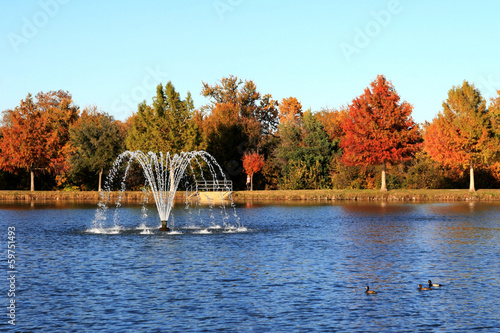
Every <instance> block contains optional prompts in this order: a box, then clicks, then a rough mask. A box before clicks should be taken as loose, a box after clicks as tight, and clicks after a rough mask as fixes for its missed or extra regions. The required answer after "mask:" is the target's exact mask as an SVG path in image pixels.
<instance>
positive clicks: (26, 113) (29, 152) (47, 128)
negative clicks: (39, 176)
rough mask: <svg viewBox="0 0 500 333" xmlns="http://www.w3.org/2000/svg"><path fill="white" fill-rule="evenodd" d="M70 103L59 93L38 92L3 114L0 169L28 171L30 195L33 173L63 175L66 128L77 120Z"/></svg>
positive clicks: (69, 96) (70, 101)
mask: <svg viewBox="0 0 500 333" xmlns="http://www.w3.org/2000/svg"><path fill="white" fill-rule="evenodd" d="M72 102H73V101H72V97H71V95H70V94H69V93H68V92H64V91H62V90H59V91H51V92H48V93H43V92H41V93H39V94H37V96H36V99H35V100H34V99H33V97H32V96H31V95H29V94H28V96H27V97H26V98H25V99H24V100H22V101H21V103H20V105H19V106H18V107H16V109H15V110H10V111H7V112H5V113H4V124H6V125H4V126H3V127H2V137H1V140H0V151H1V154H0V168H2V169H4V170H7V171H16V170H19V169H24V170H26V171H28V172H29V173H30V175H31V186H30V187H31V190H32V191H34V189H35V183H34V182H35V172H38V173H46V172H55V173H61V172H63V171H64V170H65V169H66V168H67V161H66V158H67V154H66V153H67V152H68V147H67V146H66V144H67V142H68V140H69V127H70V125H71V123H72V122H74V121H75V120H76V119H77V116H78V110H77V108H76V107H74V106H73V105H72Z"/></svg>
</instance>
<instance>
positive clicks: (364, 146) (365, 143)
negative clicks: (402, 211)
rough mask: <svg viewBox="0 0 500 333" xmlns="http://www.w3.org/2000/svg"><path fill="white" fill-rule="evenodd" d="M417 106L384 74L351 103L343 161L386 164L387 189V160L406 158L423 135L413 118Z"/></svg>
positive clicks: (390, 161)
mask: <svg viewBox="0 0 500 333" xmlns="http://www.w3.org/2000/svg"><path fill="white" fill-rule="evenodd" d="M412 109H413V107H412V106H411V104H409V103H407V102H400V97H399V95H398V94H397V92H396V90H395V89H394V87H393V85H392V83H391V82H390V81H388V80H387V79H386V78H385V77H384V76H383V75H378V76H377V78H376V79H375V81H373V82H372V83H371V84H370V87H369V88H366V89H365V92H364V94H363V95H361V96H359V97H357V98H355V99H354V100H353V101H352V104H350V105H349V112H348V114H347V117H346V118H345V120H344V121H343V123H342V129H343V130H344V132H345V136H344V137H343V138H342V142H341V148H342V149H343V155H342V161H343V162H344V163H346V164H348V165H382V186H381V189H380V190H381V191H387V185H386V179H385V168H386V164H387V163H389V164H394V163H400V162H404V161H406V160H408V159H410V158H411V157H412V156H413V155H414V154H415V153H416V152H417V151H418V150H419V149H420V144H421V141H422V139H421V135H420V133H419V129H418V126H417V125H416V124H415V122H414V121H413V119H412V118H411V112H412Z"/></svg>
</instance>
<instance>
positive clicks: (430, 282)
mask: <svg viewBox="0 0 500 333" xmlns="http://www.w3.org/2000/svg"><path fill="white" fill-rule="evenodd" d="M427 282H428V283H429V288H430V287H442V286H443V285H442V284H439V283H432V281H431V280H429V281H427Z"/></svg>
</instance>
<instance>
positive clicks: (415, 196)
mask: <svg viewBox="0 0 500 333" xmlns="http://www.w3.org/2000/svg"><path fill="white" fill-rule="evenodd" d="M120 197H121V202H124V203H138V202H142V201H143V198H144V193H143V192H142V191H125V192H111V193H110V200H117V199H118V198H120ZM149 197H150V200H151V199H152V196H151V195H149ZM232 197H233V201H234V202H235V203H245V202H262V203H265V202H301V201H308V202H318V203H319V202H338V201H388V202H431V201H438V202H439V201H441V202H447V201H487V202H491V201H500V189H491V190H477V191H476V192H469V191H468V190H456V189H451V190H389V191H387V192H381V191H379V190H273V191H235V192H233V195H232ZM100 198H101V193H100V192H98V191H34V192H31V191H0V202H4V203H5V202H32V201H38V202H50V201H52V202H57V201H68V202H89V203H97V202H99V200H100ZM185 200H186V196H185V192H184V191H179V192H178V193H176V196H175V201H177V202H178V201H185Z"/></svg>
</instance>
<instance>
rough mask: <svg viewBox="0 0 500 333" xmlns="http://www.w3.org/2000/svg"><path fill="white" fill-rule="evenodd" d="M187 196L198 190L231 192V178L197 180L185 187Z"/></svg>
mask: <svg viewBox="0 0 500 333" xmlns="http://www.w3.org/2000/svg"><path fill="white" fill-rule="evenodd" d="M186 192H187V193H186V194H187V196H188V197H190V196H193V195H195V194H197V193H198V192H233V181H232V180H197V181H196V182H195V183H194V184H193V185H191V186H190V187H188V188H187V189H186Z"/></svg>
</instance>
